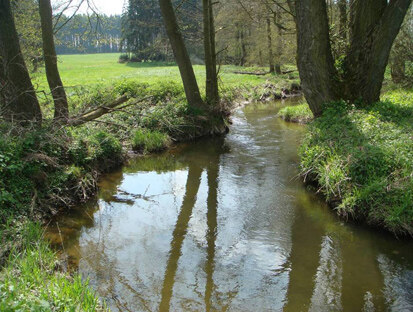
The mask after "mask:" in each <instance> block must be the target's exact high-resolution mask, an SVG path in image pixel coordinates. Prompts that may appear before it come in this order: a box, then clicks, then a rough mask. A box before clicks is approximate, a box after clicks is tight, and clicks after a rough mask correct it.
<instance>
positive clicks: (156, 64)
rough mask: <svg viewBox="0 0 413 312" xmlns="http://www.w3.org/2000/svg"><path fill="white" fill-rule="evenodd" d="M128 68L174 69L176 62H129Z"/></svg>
mask: <svg viewBox="0 0 413 312" xmlns="http://www.w3.org/2000/svg"><path fill="white" fill-rule="evenodd" d="M125 65H126V66H127V67H133V68H152V67H174V66H176V63H175V62H127V63H125Z"/></svg>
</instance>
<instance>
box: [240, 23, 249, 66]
mask: <svg viewBox="0 0 413 312" xmlns="http://www.w3.org/2000/svg"><path fill="white" fill-rule="evenodd" d="M239 39H240V44H241V60H240V66H244V65H245V61H246V58H247V48H246V46H245V40H244V39H245V35H244V29H242V26H241V29H240V38H239Z"/></svg>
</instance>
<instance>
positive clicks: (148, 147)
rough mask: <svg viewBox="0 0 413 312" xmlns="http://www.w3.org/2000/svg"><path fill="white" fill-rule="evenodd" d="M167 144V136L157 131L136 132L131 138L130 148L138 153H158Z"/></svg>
mask: <svg viewBox="0 0 413 312" xmlns="http://www.w3.org/2000/svg"><path fill="white" fill-rule="evenodd" d="M168 144H169V136H168V135H167V134H164V133H161V132H159V131H149V130H137V131H136V132H135V134H134V135H133V138H132V148H133V150H134V151H136V152H139V153H151V152H158V151H161V150H163V149H165V148H166V147H167V146H168Z"/></svg>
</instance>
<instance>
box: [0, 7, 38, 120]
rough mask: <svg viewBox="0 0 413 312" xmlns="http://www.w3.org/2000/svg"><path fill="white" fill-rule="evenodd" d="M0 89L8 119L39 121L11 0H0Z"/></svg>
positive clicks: (34, 95)
mask: <svg viewBox="0 0 413 312" xmlns="http://www.w3.org/2000/svg"><path fill="white" fill-rule="evenodd" d="M0 60H1V62H0V65H1V67H0V92H1V98H2V102H3V103H2V105H3V107H2V108H1V111H2V114H3V116H4V117H5V118H6V120H9V121H13V120H15V121H19V122H23V123H24V122H26V121H33V122H35V123H37V124H40V123H41V121H42V113H41V110H40V106H39V102H38V101H37V97H36V93H35V91H34V88H33V85H32V82H31V80H30V76H29V72H28V71H27V67H26V64H25V62H24V59H23V55H22V53H21V49H20V44H19V38H18V35H17V31H16V26H15V24H14V19H13V14H12V10H11V7H10V0H0Z"/></svg>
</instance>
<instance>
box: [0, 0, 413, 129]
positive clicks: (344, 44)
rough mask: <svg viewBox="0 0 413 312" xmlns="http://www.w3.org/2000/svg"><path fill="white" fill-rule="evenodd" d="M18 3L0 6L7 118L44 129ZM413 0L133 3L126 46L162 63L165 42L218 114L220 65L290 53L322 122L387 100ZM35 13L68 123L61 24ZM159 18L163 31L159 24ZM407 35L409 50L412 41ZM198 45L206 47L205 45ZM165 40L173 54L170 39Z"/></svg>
mask: <svg viewBox="0 0 413 312" xmlns="http://www.w3.org/2000/svg"><path fill="white" fill-rule="evenodd" d="M14 4H15V1H11V0H0V55H1V59H0V83H1V85H0V88H1V97H0V101H1V109H2V115H3V116H4V117H5V118H6V119H7V120H21V121H27V120H31V121H35V122H38V123H40V122H41V119H42V116H41V111H40V106H39V103H38V101H37V97H36V94H35V92H34V88H33V85H32V83H31V80H30V76H29V73H28V70H27V67H26V64H25V60H24V57H23V55H24V54H23V53H22V49H21V46H20V41H19V36H18V32H17V30H16V22H15V17H14V13H13V7H12V6H13V5H14ZM34 4H36V3H35V2H33V5H34ZM410 4H411V0H391V1H387V0H366V1H357V0H327V1H326V0H296V1H293V0H249V1H246V0H228V1H225V3H221V2H212V1H211V0H202V2H201V3H199V1H196V0H191V1H181V2H179V3H177V2H175V1H172V0H159V1H158V2H156V1H153V0H152V1H151V0H130V1H128V3H127V6H126V9H125V13H124V15H123V19H122V22H121V23H122V32H123V35H122V43H121V45H122V46H123V45H125V46H126V47H127V49H128V51H129V52H130V53H134V54H135V55H136V56H137V58H138V59H141V60H144V59H145V58H146V57H149V58H151V57H154V58H155V59H156V58H157V57H158V56H159V50H162V49H159V47H158V46H157V45H156V42H157V40H159V38H162V37H165V36H166V37H167V38H168V39H169V44H170V47H171V49H170V50H172V52H173V55H174V59H175V61H176V63H177V65H178V67H179V71H180V73H181V77H182V81H183V85H184V89H185V94H186V97H187V100H188V104H189V105H190V106H191V107H194V108H196V109H201V110H204V111H212V110H213V109H212V110H211V107H214V106H216V105H217V104H218V103H219V92H218V68H217V64H218V63H221V62H223V63H225V62H230V63H238V64H239V65H245V64H248V60H250V58H251V61H252V60H254V59H255V60H257V59H258V60H259V61H261V60H263V62H265V61H264V59H266V63H267V64H268V65H269V69H270V70H269V71H270V72H274V71H276V72H278V73H280V72H281V66H282V60H283V56H287V57H288V56H289V55H295V56H296V60H297V65H298V70H299V73H300V79H301V84H302V88H303V91H304V95H305V97H306V100H307V102H308V104H309V106H310V108H311V110H312V112H313V114H314V116H316V117H317V116H320V115H321V114H322V112H323V106H322V104H323V103H325V102H331V101H336V100H346V101H349V102H351V103H354V102H356V101H359V102H362V103H364V104H365V105H368V104H370V103H373V102H375V101H378V100H379V96H380V90H381V87H382V83H383V79H384V74H385V70H386V66H387V64H388V61H389V58H390V56H391V50H392V46H393V43H394V41H395V40H396V37H397V36H398V34H399V32H400V29H401V27H402V24H403V21H404V18H405V16H406V15H407V14H408V10H409V6H410ZM33 7H34V8H37V9H38V10H39V11H38V12H39V16H40V26H41V33H42V40H41V41H42V45H41V46H42V51H43V57H44V61H45V67H46V75H47V80H48V83H49V86H50V89H51V92H52V95H53V100H54V103H55V119H56V120H57V121H59V122H65V123H66V122H68V120H69V112H68V105H67V98H66V94H65V91H64V87H63V84H62V81H61V79H60V76H59V71H58V66H57V55H56V42H55V26H56V25H58V24H54V22H53V21H54V19H53V14H52V7H51V4H50V0H39V1H38V6H36V5H34V6H33ZM158 9H159V10H158ZM182 12H183V13H182ZM16 15H17V14H16ZM160 17H162V20H163V25H164V28H161V27H159V25H158V24H157V23H158V21H159V20H160ZM58 18H59V17H58ZM63 20H64V19H63ZM63 20H62V21H63ZM62 21H60V22H62ZM217 21H220V24H218V25H217ZM63 23H64V22H63ZM61 28H63V27H61ZM411 28H412V24H411V20H410V21H409V20H408V21H407V23H405V27H404V29H405V30H406V32H407V33H408V34H411V33H412V29H411ZM402 33H403V32H402ZM199 36H201V38H202V39H201V41H200V39H199ZM290 36H292V37H296V41H295V43H293V42H291V46H292V47H293V48H292V49H295V48H296V51H297V52H296V54H294V53H289V52H288V54H287V52H286V51H287V47H288V46H290V45H289V44H286V43H287V42H289V40H290V39H291V38H292V37H290ZM197 38H198V39H197ZM402 39H403V38H402ZM402 39H400V43H399V44H400V45H402V44H403V42H404V41H405V40H404V41H403V40H402ZM191 40H195V41H198V42H201V43H200V44H199V46H196V45H193V44H191ZM161 41H162V44H163V45H165V49H166V45H167V44H165V40H161ZM274 42H275V45H274ZM396 44H397V41H396ZM188 45H189V46H190V48H188ZM396 46H397V45H396ZM199 47H203V49H202V50H203V51H202V52H203V60H204V62H205V66H206V101H204V100H203V99H202V98H201V96H200V92H199V87H198V84H197V81H196V79H195V74H194V71H193V68H192V62H191V58H190V51H191V49H195V50H199ZM217 47H218V49H217ZM150 50H154V51H155V50H156V51H158V56H157V55H154V56H151V54H150V53H149V52H148V51H150ZM399 50H400V49H399ZM148 53H149V54H148ZM165 55H166V53H165ZM290 57H291V56H290ZM402 57H403V56H402V55H401V53H398V52H397V49H393V56H392V58H391V59H392V60H393V64H396V65H397V67H396V66H393V67H392V75H393V76H394V77H397V76H402V74H403V70H404V67H405V64H406V62H404V63H403V66H402V64H401V63H402V62H403V60H402Z"/></svg>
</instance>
